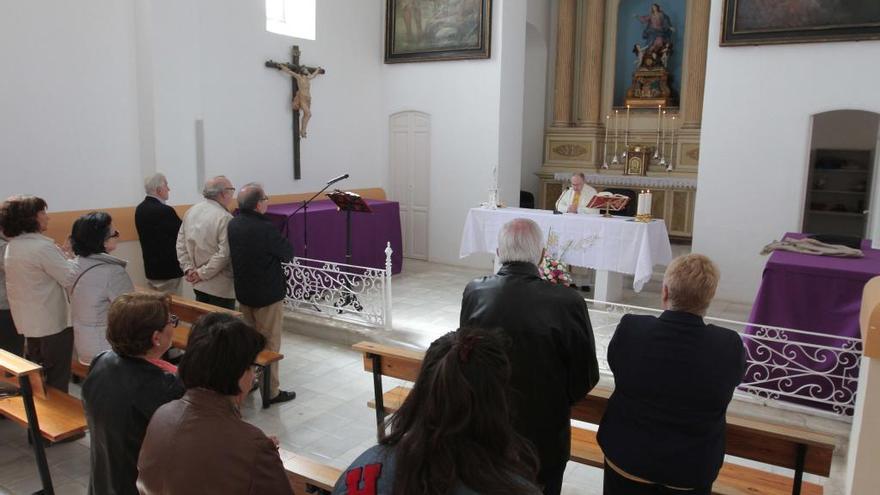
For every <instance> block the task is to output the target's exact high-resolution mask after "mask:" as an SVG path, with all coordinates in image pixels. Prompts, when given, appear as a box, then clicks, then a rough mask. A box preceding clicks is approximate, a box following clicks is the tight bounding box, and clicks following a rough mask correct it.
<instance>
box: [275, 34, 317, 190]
mask: <svg viewBox="0 0 880 495" xmlns="http://www.w3.org/2000/svg"><path fill="white" fill-rule="evenodd" d="M299 56H300V51H299V46H297V45H293V46H292V47H291V48H290V63H281V62H275V61H274V60H267V61H266V67H270V68H273V69H278V70H280V71H281V72H283V73H285V74H287V75H289V76H290V85H291V102H292V103H291V108H292V109H293V178H294V179H295V180H299V179H300V178H301V173H300V162H299V142H300V139H302V138H305V137H306V128H307V127H308V125H309V119H310V118H311V117H312V93H311V86H312V79H314V78H316V77H318V74H324V73H325V71H324V69H322V68H321V67H308V66H305V65H300V63H299ZM300 112H302V120H300Z"/></svg>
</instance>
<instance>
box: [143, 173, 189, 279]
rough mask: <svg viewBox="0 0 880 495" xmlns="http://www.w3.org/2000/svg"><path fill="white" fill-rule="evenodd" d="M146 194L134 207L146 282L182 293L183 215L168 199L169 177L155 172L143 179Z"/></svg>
mask: <svg viewBox="0 0 880 495" xmlns="http://www.w3.org/2000/svg"><path fill="white" fill-rule="evenodd" d="M144 189H145V190H146V192H147V197H145V198H144V200H143V201H142V202H141V204H139V205H138V206H137V208H136V209H135V210H134V225H135V228H137V233H138V239H139V240H140V243H141V252H142V253H143V257H144V273H145V274H146V276H147V284H148V285H149V286H150V287H151V288H152V289H155V290H157V291H160V292H165V293H168V294H180V280H181V277H183V272H182V271H181V270H180V264H179V263H178V262H177V248H176V244H177V231H178V230H180V223H181V222H180V217H179V216H177V212H176V211H174V208H172V207H170V206H168V205H166V204H165V202H166V201H168V193H169V191H171V189H170V188H169V187H168V181H167V180H166V179H165V176H164V175H162V174H153V175H152V176H150V177H147V179H146V180H145V181H144Z"/></svg>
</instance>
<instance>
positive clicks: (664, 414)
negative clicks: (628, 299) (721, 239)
mask: <svg viewBox="0 0 880 495" xmlns="http://www.w3.org/2000/svg"><path fill="white" fill-rule="evenodd" d="M717 285H718V269H717V268H716V267H715V265H714V263H712V261H711V260H709V258H707V257H705V256H703V255H700V254H689V255H687V256H681V257H679V258H676V259H675V260H673V261H672V263H670V264H669V267H668V268H667V269H666V275H665V276H664V277H663V288H662V296H661V297H662V303H663V308H664V309H665V310H666V311H664V312H663V314H661V315H660V317H659V318H658V317H654V316H647V315H626V316H624V317H623V318H622V319H621V320H620V324H619V325H618V326H617V330H616V331H615V332H614V337H612V339H611V343H610V344H609V345H608V364H609V366H610V367H611V371H612V372H613V373H614V393H613V394H612V395H611V398H610V399H609V401H608V408H607V410H606V411H605V415H604V416H603V418H602V423H601V425H600V426H599V433H598V439H599V445H600V446H601V447H602V451H603V452H604V454H605V464H606V465H605V483H604V493H606V494H622V495H638V494H642V493H689V494H693V495H703V494H706V495H708V494H710V493H711V492H712V482H713V481H715V478H716V477H717V476H718V471H719V469H721V465H722V463H723V462H724V437H725V428H726V422H725V415H726V412H727V406H728V404H729V403H730V400H731V398H732V397H733V392H734V389H735V388H736V387H737V385H739V383H740V381H741V380H742V377H743V374H744V373H745V350H744V348H743V344H742V340H741V339H740V337H739V335H738V334H737V333H736V332H734V331H733V330H728V329H726V328H722V327H718V326H715V325H706V324H705V323H703V315H705V313H706V309H707V308H708V307H709V303H710V302H711V301H712V297H713V296H714V295H715V288H716V287H717ZM660 485H663V486H660ZM664 486H665V488H664ZM670 488H671V489H670ZM676 489H686V490H687V491H680V490H676Z"/></svg>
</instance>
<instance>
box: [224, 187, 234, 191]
mask: <svg viewBox="0 0 880 495" xmlns="http://www.w3.org/2000/svg"><path fill="white" fill-rule="evenodd" d="M223 190H224V191H232V192H235V188H234V187H224V188H223Z"/></svg>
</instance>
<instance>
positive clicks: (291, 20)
mask: <svg viewBox="0 0 880 495" xmlns="http://www.w3.org/2000/svg"><path fill="white" fill-rule="evenodd" d="M266 31H269V32H270V33H276V34H283V35H285V36H292V37H294V38H303V39H307V40H313V39H315V0H266Z"/></svg>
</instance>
